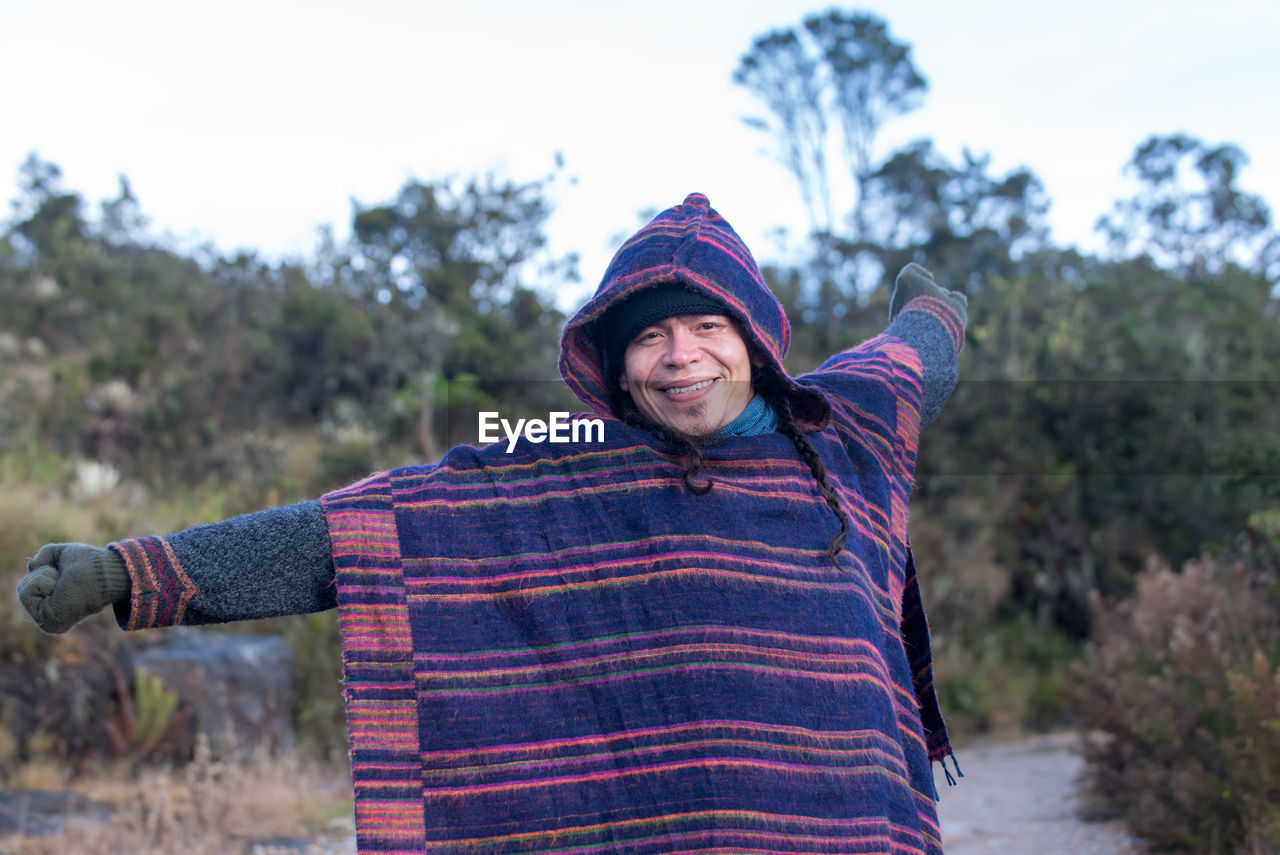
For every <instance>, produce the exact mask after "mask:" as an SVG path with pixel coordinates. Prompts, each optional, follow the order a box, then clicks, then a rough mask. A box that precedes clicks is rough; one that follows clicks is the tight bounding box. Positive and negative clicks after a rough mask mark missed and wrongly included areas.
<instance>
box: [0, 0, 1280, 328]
mask: <svg viewBox="0 0 1280 855" xmlns="http://www.w3.org/2000/svg"><path fill="white" fill-rule="evenodd" d="M829 5H830V4H824V3H821V2H798V0H679V2H673V0H649V2H646V3H642V4H637V3H628V4H621V3H612V2H605V0H539V2H528V0H489V1H488V2H485V0H469V1H468V2H453V0H416V2H414V0H365V2H362V3H359V4H356V3H351V2H329V0H312V2H308V3H298V2H271V0H222V2H219V3H217V4H212V3H173V2H169V0H165V2H159V1H158V0H114V2H111V3H101V2H88V0H66V2H59V0H4V2H3V3H2V4H0V81H2V83H0V85H2V86H3V93H4V102H3V103H4V109H3V111H2V112H0V117H2V118H0V196H3V197H4V198H6V199H12V198H14V197H15V196H16V195H17V193H18V188H17V182H18V168H19V166H20V165H21V163H22V161H23V160H24V159H25V158H26V156H27V155H28V154H29V153H30V152H33V151H34V152H36V153H37V154H38V155H39V156H40V157H41V158H42V159H45V160H51V161H53V162H54V163H57V164H58V165H59V166H60V167H61V168H62V170H63V184H64V186H65V187H66V188H68V189H71V190H74V191H77V192H79V193H81V194H82V195H83V196H84V197H85V199H86V201H87V202H88V203H89V209H90V210H96V207H97V204H98V203H99V202H101V201H102V200H104V199H107V198H110V197H112V196H114V195H115V194H116V192H117V188H118V176H120V175H125V176H127V177H128V179H129V182H130V184H131V186H132V188H133V192H134V194H135V196H136V197H137V198H138V200H139V202H140V204H141V207H142V211H143V213H144V214H145V215H147V216H148V217H149V218H150V220H151V224H152V228H153V230H154V231H156V232H158V233H162V234H166V235H169V236H171V237H172V239H173V240H174V241H176V242H177V243H178V244H179V245H181V246H195V245H197V244H199V243H202V242H212V243H213V244H214V245H215V246H216V247H218V248H219V249H220V250H222V251H227V252H229V251H233V250H236V249H242V248H244V249H254V250H257V251H258V252H259V253H260V254H261V255H263V256H265V257H267V258H269V259H274V260H280V259H288V258H300V257H306V256H308V255H310V254H311V253H312V252H313V251H314V249H315V246H316V242H317V230H318V228H319V227H320V226H322V225H326V224H327V225H330V226H332V227H333V228H334V231H335V233H336V234H337V235H338V236H339V237H341V236H343V235H345V234H347V233H348V226H349V222H350V218H351V205H352V200H353V199H354V200H358V201H360V202H362V203H364V204H374V203H378V202H382V201H385V200H389V199H390V198H392V197H393V196H394V195H395V193H396V192H397V190H398V189H399V188H400V187H401V186H402V185H403V184H404V183H405V182H406V181H407V180H409V179H420V180H432V179H437V178H443V177H446V176H450V175H455V176H469V175H474V174H478V173H484V172H495V173H496V174H498V175H500V176H504V177H507V178H511V179H513V180H516V181H530V180H534V179H538V178H541V177H543V176H546V175H548V174H550V173H551V172H552V171H553V170H554V168H555V163H556V159H557V154H559V155H560V156H562V157H563V160H564V164H565V165H564V169H563V170H562V173H561V174H560V175H559V177H558V178H557V179H556V181H555V182H553V183H552V185H551V186H550V191H549V194H550V197H551V199H552V201H553V202H554V204H555V206H556V213H555V214H554V215H553V218H552V220H551V222H550V223H549V225H548V233H549V236H550V239H551V243H552V249H553V251H555V252H557V253H565V252H576V253H578V254H579V255H580V257H581V263H580V269H581V272H582V277H583V280H584V282H583V283H582V284H581V285H578V286H565V287H564V288H563V289H561V290H560V292H558V298H559V302H560V303H561V305H562V306H564V307H566V308H569V307H572V305H573V304H574V303H576V302H577V301H578V300H580V299H581V298H582V297H583V296H584V295H585V293H586V292H587V290H589V289H590V288H591V287H594V285H595V283H596V282H597V281H598V280H599V277H600V275H601V274H602V273H603V271H604V267H605V265H606V264H607V263H608V260H609V258H610V256H611V254H612V251H613V249H614V248H615V247H616V245H617V243H618V242H619V241H620V240H621V239H622V238H623V237H625V235H627V234H629V233H630V232H632V231H634V230H635V229H636V228H638V227H639V226H640V225H641V224H642V220H641V218H640V212H641V211H646V210H648V211H652V210H656V209H659V208H664V207H667V206H670V205H673V204H676V203H678V202H679V201H681V199H683V198H684V196H685V195H686V194H688V193H690V192H693V191H698V192H702V193H706V194H707V195H708V196H709V197H710V199H711V203H712V205H713V206H714V207H716V208H717V209H718V210H719V211H720V212H721V213H722V214H724V215H725V216H726V217H727V218H728V219H729V221H730V223H732V224H733V226H734V227H735V229H736V230H737V231H738V232H739V233H740V234H741V235H742V237H743V238H744V239H745V240H746V242H747V243H748V245H749V246H751V247H752V249H753V250H754V251H755V253H756V255H757V256H758V257H759V258H760V259H761V260H762V261H764V260H770V259H774V258H776V257H778V255H779V253H781V252H782V251H783V249H782V248H781V246H780V245H779V244H777V242H776V240H775V238H774V237H773V235H774V233H775V232H776V230H777V229H778V228H779V227H782V228H786V229H788V230H789V231H790V233H791V234H792V235H800V234H802V233H803V232H804V231H805V229H806V227H807V225H808V217H807V214H806V213H805V209H804V207H803V205H802V203H801V199H800V195H799V192H798V190H797V188H796V185H795V183H794V181H793V180H792V179H791V178H790V177H789V175H788V174H787V173H786V171H785V170H784V169H783V168H782V167H781V166H780V165H779V164H778V163H777V161H776V159H774V158H773V156H772V155H771V153H770V151H771V141H770V140H769V139H768V138H767V137H766V136H764V135H763V134H761V133H760V132H759V131H756V130H753V129H751V128H749V127H748V126H747V125H746V124H745V123H744V122H743V118H744V117H748V116H753V115H762V110H761V107H760V106H759V105H758V104H757V103H756V102H755V101H754V100H753V98H752V97H751V96H750V95H749V93H747V92H746V91H745V90H743V89H742V88H741V87H736V86H734V84H733V83H732V74H733V70H734V69H735V68H736V67H737V65H738V61H739V59H740V57H741V56H742V54H743V53H745V52H746V51H747V50H748V49H749V48H750V46H751V43H752V40H753V39H754V38H755V37H757V36H759V35H761V34H763V33H765V32H768V31H769V30H772V29H776V28H780V27H787V26H793V25H797V24H799V23H800V22H801V21H802V20H803V18H804V17H805V16H806V15H808V14H810V13H813V12H819V11H823V10H825V9H827V8H829ZM1270 5H1271V0H1214V2H1205V0H1161V2H1156V0H1124V2H1120V0H1073V2H1072V3H1070V4H1055V5H1054V6H1053V7H1048V6H1044V5H1043V4H1028V3H1025V2H1013V0H968V2H965V3H952V2H947V3H944V2H932V0H917V2H899V3H878V4H876V5H864V6H858V7H856V8H859V9H865V10H867V11H871V12H874V13H876V14H878V15H880V16H881V17H883V18H884V19H885V20H886V21H887V22H888V25H889V29H890V33H891V35H892V36H893V37H894V38H895V39H897V40H899V41H903V42H906V43H907V44H909V45H911V48H912V59H913V60H914V62H915V64H916V66H917V68H918V69H919V70H920V71H921V73H922V74H923V75H924V76H925V77H926V78H927V80H928V82H929V92H928V94H927V96H926V98H925V100H924V103H923V106H922V107H921V108H920V109H918V110H916V111H915V112H913V113H910V114H908V115H907V116H904V117H901V118H898V119H894V120H892V121H891V122H889V123H888V124H886V125H885V126H884V128H883V129H882V131H881V133H880V136H879V138H878V141H877V149H878V152H877V153H878V155H879V156H884V155H885V154H887V153H888V152H890V151H892V150H893V149H895V148H897V147H899V146H901V145H903V144H905V143H907V142H909V141H911V140H912V139H916V138H919V137H930V138H932V139H933V140H934V141H935V143H936V144H937V146H938V148H939V149H940V150H941V151H942V152H943V153H944V154H946V155H948V156H949V157H951V158H953V159H954V158H957V157H959V155H960V153H961V151H962V150H963V149H964V148H966V147H967V148H968V149H970V150H972V151H974V152H977V153H985V154H989V155H991V157H992V163H991V168H992V171H993V172H995V173H997V174H1003V173H1005V172H1007V171H1009V170H1012V169H1014V168H1017V167H1021V166H1025V167H1027V168H1029V169H1030V170H1031V171H1032V172H1034V173H1035V174H1036V175H1038V176H1039V177H1040V179H1041V180H1042V182H1043V184H1044V186H1045V190H1046V192H1047V195H1048V197H1049V198H1050V200H1051V202H1052V207H1051V209H1050V217H1049V219H1050V226H1051V229H1052V232H1051V238H1052V239H1053V240H1054V242H1055V243H1057V244H1059V245H1078V246H1080V247H1081V248H1083V249H1086V250H1097V249H1100V248H1101V246H1102V243H1101V240H1100V238H1099V237H1098V236H1097V234H1096V233H1095V232H1094V230H1093V226H1094V223H1095V221H1096V220H1097V218H1098V217H1099V216H1100V215H1102V214H1104V213H1105V212H1107V211H1108V210H1109V209H1110V208H1111V205H1112V204H1113V203H1114V201H1115V200H1116V199H1118V198H1121V197H1123V196H1125V195H1128V194H1129V193H1131V192H1132V189H1133V185H1132V184H1131V183H1130V182H1129V181H1128V180H1126V178H1125V177H1124V175H1123V174H1122V169H1123V166H1124V164H1125V162H1126V161H1127V160H1128V159H1129V157H1130V156H1131V155H1132V153H1133V150H1134V147H1135V146H1136V145H1137V144H1138V143H1140V142H1141V141H1142V140H1144V139H1146V138H1147V137H1148V136H1149V135H1151V134H1154V133H1159V134H1166V133H1173V132H1187V133H1190V134H1193V135H1195V136H1197V137H1199V138H1201V139H1202V140H1204V141H1206V142H1209V143H1224V142H1231V143H1235V144H1238V145H1239V146H1241V147H1242V148H1243V149H1244V151H1245V152H1246V153H1247V155H1248V156H1249V159H1250V165H1249V166H1248V167H1247V168H1246V169H1245V171H1244V172H1243V173H1242V175H1241V177H1240V184H1241V185H1242V186H1243V187H1244V188H1245V189H1247V190H1250V191H1252V192H1255V193H1261V194H1262V195H1263V196H1264V197H1265V198H1266V199H1268V201H1269V202H1270V203H1271V204H1272V205H1275V206H1280V145H1278V144H1277V141H1278V140H1280V110H1277V109H1276V108H1275V105H1274V99H1275V93H1276V92H1280V49H1277V47H1278V46H1280V15H1276V14H1274V12H1273V11H1271V10H1269V9H1268V8H1267V7H1268V6H1270ZM843 8H855V7H843ZM1050 8H1051V9H1052V11H1047V10H1049V9H1050ZM1278 213H1280V212H1278ZM7 216H8V211H7V210H0V217H7Z"/></svg>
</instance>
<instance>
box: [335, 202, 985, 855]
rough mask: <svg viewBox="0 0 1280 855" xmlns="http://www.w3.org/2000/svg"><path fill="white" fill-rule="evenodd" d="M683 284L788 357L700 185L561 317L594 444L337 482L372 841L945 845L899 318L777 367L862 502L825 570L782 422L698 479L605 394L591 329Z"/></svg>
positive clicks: (773, 305) (845, 495)
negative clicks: (814, 364) (913, 537)
mask: <svg viewBox="0 0 1280 855" xmlns="http://www.w3.org/2000/svg"><path fill="white" fill-rule="evenodd" d="M669 281H676V282H681V283H684V285H685V286H686V287H689V288H691V289H693V290H696V291H698V292H700V293H703V294H706V295H708V296H711V297H714V298H715V299H717V300H719V301H720V302H721V303H723V304H724V305H725V306H727V307H728V308H729V310H730V312H731V313H732V314H733V315H734V316H735V317H736V318H737V319H738V321H739V322H740V323H741V325H742V328H743V331H744V335H745V336H746V337H747V338H748V339H750V341H751V342H752V343H753V344H754V346H755V348H756V350H757V351H759V353H761V354H763V355H764V356H765V357H766V360H767V361H768V362H769V363H770V364H771V366H772V368H773V369H774V370H776V371H778V372H779V373H780V374H782V375H783V376H785V372H784V371H783V368H782V365H781V359H782V356H783V355H784V353H785V352H786V348H787V339H788V335H789V330H788V325H787V320H786V317H785V315H784V313H783V311H782V308H781V306H780V305H779V303H778V301H777V300H776V299H775V298H774V297H773V295H772V294H771V293H770V292H769V290H768V288H767V287H766V286H765V285H764V282H763V280H762V279H761V277H760V274H759V271H758V269H757V268H756V265H755V262H754V261H753V260H752V258H751V255H750V253H749V252H748V251H747V250H746V248H745V247H744V246H743V245H742V243H741V241H740V240H739V239H738V237H737V235H735V234H734V233H733V230H732V229H731V228H730V227H729V226H728V224H727V223H726V222H725V221H724V220H723V219H722V218H721V217H720V216H719V215H718V214H717V213H716V212H715V211H714V210H712V209H711V208H710V207H709V205H708V202H707V199H706V198H705V197H704V196H701V195H697V194H695V195H692V196H690V197H688V198H687V199H686V200H685V202H684V204H683V205H680V206H676V207H675V208H672V209H670V210H668V211H666V212H664V213H662V214H660V215H659V216H658V217H657V218H656V219H655V220H654V221H653V222H652V223H650V224H649V225H648V226H646V227H645V228H644V229H642V230H641V231H640V232H639V233H638V234H637V235H636V236H635V237H634V238H632V239H631V240H630V241H628V243H627V244H625V245H624V246H623V247H622V248H621V249H620V250H619V252H618V254H617V255H616V256H615V258H614V260H613V262H612V263H611V265H610V267H609V269H608V271H607V273H606V274H605V277H604V280H603V282H602V283H601V285H600V288H599V290H598V291H597V293H596V295H595V297H594V298H593V299H592V300H590V301H589V302H588V303H587V304H586V305H585V306H584V307H583V308H582V309H581V310H580V311H579V312H578V313H577V314H576V315H575V316H574V318H573V319H571V320H570V322H569V323H568V325H567V326H566V329H565V331H564V337H563V342H562V355H561V360H560V367H561V373H562V375H563V377H564V379H565V382H566V383H568V385H569V387H570V388H571V389H572V390H573V391H574V392H575V393H576V394H577V395H578V397H579V398H581V399H582V400H583V401H584V402H585V403H586V405H587V407H588V408H589V410H590V412H589V413H587V414H584V417H588V416H589V417H590V418H599V419H602V420H603V423H604V431H603V438H602V439H601V438H599V437H598V436H594V437H593V441H591V442H580V443H577V444H551V443H541V444H534V443H531V442H528V441H522V442H519V443H517V444H516V446H515V448H514V451H512V452H510V453H508V451H507V448H508V445H507V444H506V443H499V444H497V445H494V446H489V447H487V448H474V447H469V446H462V447H458V448H455V449H453V450H452V451H450V452H449V453H448V454H446V455H445V456H444V458H443V459H441V460H440V461H439V462H438V463H435V464H431V465H424V466H414V467H409V468H404V469H397V470H394V471H390V472H386V473H382V474H379V475H375V476H373V477H371V478H368V479H366V480H364V481H362V482H360V483H357V484H355V485H352V486H351V487H348V488H346V489H343V490H340V491H337V492H335V493H332V494H329V495H327V496H325V497H324V499H323V507H324V512H325V516H326V520H327V523H328V527H329V533H330V537H331V540H332V547H333V560H334V566H335V567H336V571H337V585H338V601H339V608H340V621H341V628H342V638H343V659H344V666H345V696H346V703H347V709H348V720H349V726H350V738H351V758H352V771H353V778H354V781H355V793H356V820H357V829H358V842H359V847H360V851H362V852H373V851H393V852H453V851H482V852H539V853H552V852H554V853H575V855H577V854H578V853H583V854H584V855H585V853H598V852H625V853H635V855H640V853H654V852H675V851H679V852H713V851H714V852H727V851H734V852H860V853H867V852H895V853H898V852H901V853H908V852H910V853H919V852H940V851H941V847H940V843H939V833H938V824H937V818H936V813H935V809H934V803H935V798H936V793H935V791H934V786H933V777H932V770H931V764H930V758H931V757H933V758H935V759H937V758H940V757H941V756H943V755H944V754H945V753H946V752H947V751H948V750H949V748H948V746H947V739H946V733H945V729H944V728H943V726H942V720H941V717H940V716H939V715H938V712H937V705H936V701H935V699H934V696H933V691H932V685H931V679H930V675H929V641H928V630H927V628H926V626H925V624H924V615H923V612H922V611H921V610H920V605H919V592H918V587H917V586H916V583H915V577H914V568H913V567H912V565H911V561H910V555H909V548H908V542H907V498H908V494H909V491H910V486H911V480H912V471H913V468H914V465H915V459H916V439H917V434H918V431H919V424H920V395H921V365H920V360H919V357H918V355H917V353H916V351H914V350H913V349H912V348H911V347H909V346H907V345H906V344H905V343H903V342H902V341H901V340H898V339H895V338H893V337H891V336H888V335H882V336H879V337H877V338H875V339H872V340H871V341H868V342H866V343H864V344H863V345H861V346H859V347H857V348H854V349H852V350H849V351H846V352H844V353H841V354H838V355H836V356H834V357H832V358H831V359H830V360H828V361H827V362H826V363H825V364H824V365H823V366H821V368H820V369H819V370H817V371H816V372H814V373H812V374H809V375H805V376H802V377H799V378H796V379H794V380H788V381H787V383H788V388H789V389H790V390H791V392H792V396H793V400H795V401H796V402H797V404H798V408H797V417H798V418H797V420H798V422H799V423H800V424H801V426H802V427H803V428H804V429H805V430H806V432H807V434H808V437H809V439H810V441H811V442H812V443H813V446H814V447H815V449H816V450H817V452H818V454H819V455H820V456H821V458H822V460H823V462H824V463H825V464H826V467H827V472H828V480H829V482H830V483H831V484H832V486H833V487H834V488H835V489H836V490H837V491H838V493H839V496H840V499H841V503H842V505H843V508H844V510H845V512H846V513H847V514H848V516H849V518H850V520H851V522H852V530H851V532H850V534H849V538H848V542H847V545H846V547H845V549H844V551H843V552H841V553H840V555H839V557H838V562H839V567H838V568H837V567H835V566H833V564H832V562H831V560H830V559H829V558H828V556H827V554H826V548H827V545H828V544H829V542H830V541H831V540H832V537H833V536H834V535H835V534H836V533H837V531H838V530H839V523H838V521H837V519H836V517H835V515H834V514H833V513H832V512H831V510H830V508H828V506H827V505H826V503H825V501H824V500H823V498H822V496H821V495H820V494H819V492H818V489H817V486H816V484H815V481H814V477H813V474H812V472H811V470H810V469H809V467H808V466H807V465H806V464H805V462H804V461H803V460H802V459H801V457H800V455H799V453H798V452H797V451H796V448H795V446H794V445H793V444H792V442H791V441H790V440H789V439H787V438H786V437H785V436H783V435H781V434H779V433H771V434H766V435H760V436H749V437H738V438H731V439H728V440H725V441H724V442H723V443H722V444H721V445H719V446H716V447H713V448H709V449H706V451H705V453H704V457H705V463H704V466H703V468H702V470H701V473H700V474H701V475H702V476H706V477H708V478H710V480H711V481H712V482H713V483H714V487H713V489H712V490H711V491H710V493H708V494H706V495H702V496H696V495H692V494H690V493H689V492H688V491H687V490H686V489H685V487H684V486H683V483H682V481H681V475H682V474H683V472H684V469H685V461H684V460H683V459H682V458H681V457H680V456H678V455H677V454H675V453H673V451H672V450H671V449H669V448H668V447H666V446H665V445H664V444H663V443H662V442H661V441H660V440H658V439H657V438H656V437H655V436H653V435H651V434H649V433H647V432H645V431H641V430H638V429H636V428H632V427H629V426H627V425H624V424H623V423H621V422H619V421H617V420H615V419H614V418H612V416H611V415H610V414H609V409H608V401H607V393H606V387H605V381H604V373H603V368H602V364H601V349H600V342H598V341H596V340H595V339H594V336H595V330H596V326H595V321H596V320H597V319H598V318H599V317H600V316H601V315H602V314H603V313H604V312H605V311H606V310H607V309H608V307H609V306H611V305H613V304H614V303H615V302H616V301H617V300H619V299H621V298H623V297H625V296H627V295H628V294H631V293H633V292H635V291H637V290H639V289H642V288H645V287H648V286H650V285H652V284H655V283H658V282H669ZM938 317H939V319H940V320H942V321H943V323H944V325H946V326H947V327H948V330H949V332H951V333H952V337H953V339H955V345H956V347H957V349H958V348H959V345H960V337H961V336H962V335H963V331H962V329H961V328H959V327H958V322H957V320H956V319H955V318H954V317H953V316H950V315H947V314H946V312H944V311H939V312H938Z"/></svg>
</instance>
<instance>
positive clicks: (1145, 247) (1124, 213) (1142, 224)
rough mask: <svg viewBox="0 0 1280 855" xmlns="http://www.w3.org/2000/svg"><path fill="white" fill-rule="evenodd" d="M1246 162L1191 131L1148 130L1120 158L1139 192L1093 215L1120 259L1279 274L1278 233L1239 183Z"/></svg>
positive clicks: (1195, 270)
mask: <svg viewBox="0 0 1280 855" xmlns="http://www.w3.org/2000/svg"><path fill="white" fill-rule="evenodd" d="M1246 163H1248V158H1247V157H1246V156H1245V153H1244V151H1243V150H1241V149H1240V148H1239V147H1238V146H1236V145H1232V144H1230V143H1226V144H1222V145H1216V146H1213V145H1209V144H1207V143H1205V142H1202V141H1201V140H1199V139H1196V138H1195V137H1193V136H1190V135H1189V134H1172V135H1168V136H1158V135H1155V136H1151V137H1148V138H1147V139H1146V140H1145V141H1143V142H1142V143H1141V144H1139V145H1138V147H1137V148H1136V149H1135V150H1134V153H1133V157H1132V158H1131V159H1130V160H1129V163H1128V164H1126V167H1125V170H1126V172H1129V173H1132V174H1134V175H1135V177H1136V178H1137V180H1138V182H1139V189H1138V192H1137V193H1136V194H1135V195H1134V196H1133V197H1132V198H1129V199H1125V200H1122V201H1119V202H1117V203H1116V204H1115V207H1114V208H1113V209H1112V210H1111V212H1110V213H1109V214H1107V215H1105V216H1103V217H1101V218H1100V219H1099V220H1098V224H1097V229H1098V230H1099V231H1101V232H1103V233H1104V234H1105V235H1106V236H1107V240H1108V242H1109V243H1110V246H1111V251H1112V253H1113V254H1115V255H1116V256H1118V257H1130V256H1134V255H1139V254H1146V255H1149V256H1150V257H1151V258H1152V260H1153V261H1154V262H1155V263H1156V264H1159V265H1162V266H1165V267H1169V268H1170V269H1173V270H1176V271H1179V272H1184V273H1188V274H1191V275H1193V276H1196V277H1203V276H1204V275H1206V274H1209V273H1214V272H1216V271H1219V270H1221V269H1222V268H1223V266H1224V265H1227V264H1237V265H1240V266H1242V267H1245V268H1247V269H1249V270H1253V271H1255V272H1258V273H1260V274H1263V275H1264V276H1266V277H1267V278H1269V279H1271V280H1272V281H1273V282H1274V281H1275V280H1276V279H1277V278H1278V277H1280V236H1278V235H1277V234H1276V233H1275V231H1274V230H1273V229H1272V228H1271V210H1270V208H1269V207H1268V206H1267V203H1266V202H1265V201H1264V200H1263V199H1262V197H1261V196H1258V195H1256V194H1253V193H1247V192H1245V191H1243V190H1241V189H1240V188H1239V187H1238V186H1237V183H1236V182H1237V178H1238V176H1239V172H1240V169H1241V168H1242V167H1243V166H1244V165H1245V164H1246Z"/></svg>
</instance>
